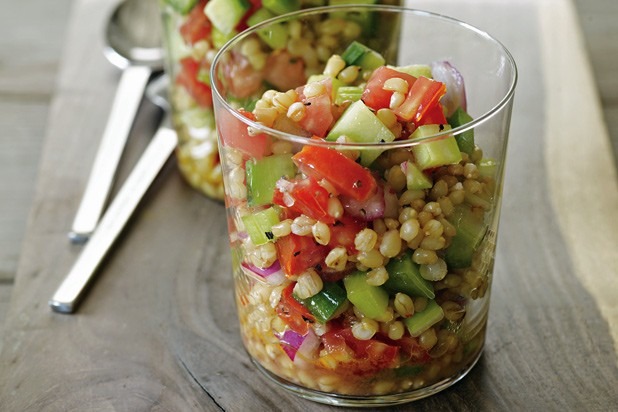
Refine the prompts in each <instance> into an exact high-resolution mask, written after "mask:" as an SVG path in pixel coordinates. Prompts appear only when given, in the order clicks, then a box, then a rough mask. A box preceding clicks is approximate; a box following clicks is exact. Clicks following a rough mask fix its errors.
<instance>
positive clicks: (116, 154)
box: [69, 66, 152, 243]
mask: <svg viewBox="0 0 618 412" xmlns="http://www.w3.org/2000/svg"><path fill="white" fill-rule="evenodd" d="M151 73H152V70H151V69H150V68H149V67H146V66H129V67H127V68H126V69H124V70H123V72H122V76H121V78H120V83H119V84H118V89H117V91H116V96H115V98H114V102H113V104H112V109H111V112H110V115H109V118H108V120H107V125H106V126H105V131H104V133H103V137H102V138H101V143H100V144H99V149H98V151H97V154H96V157H95V159H94V163H93V166H92V170H91V172H90V177H89V178H88V182H87V183H86V189H85V191H84V195H83V197H82V200H81V203H80V205H79V209H78V210H77V214H76V215H75V219H74V221H73V226H72V228H71V232H69V238H70V239H71V241H72V242H74V243H84V242H86V241H87V240H88V238H89V237H90V235H91V234H92V232H93V231H94V229H95V228H96V226H97V223H98V222H99V218H100V217H101V214H102V213H103V207H104V206H105V202H106V201H107V199H108V197H109V193H110V191H111V187H112V183H113V181H114V176H115V174H116V168H117V167H118V163H119V162H120V157H121V155H122V152H123V150H124V147H125V144H126V142H127V137H128V136H129V132H130V131H131V126H132V125H133V119H134V118H135V115H136V113H137V109H138V108H139V105H140V102H141V100H142V97H143V95H144V89H145V88H146V84H147V82H148V79H149V77H150V74H151Z"/></svg>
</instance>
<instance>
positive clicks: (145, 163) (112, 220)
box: [49, 115, 178, 313]
mask: <svg viewBox="0 0 618 412" xmlns="http://www.w3.org/2000/svg"><path fill="white" fill-rule="evenodd" d="M165 116H166V118H165V119H164V122H163V123H162V124H161V126H160V127H159V130H158V131H157V133H156V134H155V136H154V137H153V139H152V141H151V142H150V143H149V144H148V147H147V148H146V150H145V151H144V153H143V154H142V156H141V157H140V159H139V161H138V162H137V164H136V165H135V168H134V169H133V170H132V171H131V174H130V175H129V177H128V178H127V180H126V182H125V183H124V184H123V186H122V187H121V188H120V191H119V192H118V194H117V195H116V196H115V197H114V200H113V201H112V203H111V204H110V206H109V208H108V209H107V211H106V212H105V214H104V215H103V218H102V219H101V222H100V224H99V225H98V226H97V228H96V230H95V231H94V233H93V234H92V237H91V238H90V240H89V241H88V243H87V244H86V245H85V246H84V249H83V250H82V252H81V254H80V255H79V257H78V259H77V260H76V261H75V264H74V265H73V267H72V268H71V271H70V272H69V274H68V275H67V277H66V278H65V279H64V281H63V282H62V284H61V285H60V287H59V288H58V290H57V291H56V293H55V294H54V296H53V297H52V299H51V300H50V301H49V305H50V306H51V308H52V309H53V310H54V311H56V312H60V313H72V312H73V311H74V310H75V308H76V305H77V303H78V301H79V299H80V297H81V296H82V294H83V291H84V289H85V287H86V286H87V284H88V282H89V281H90V279H91V278H92V276H93V275H94V272H95V271H96V269H97V268H98V266H99V264H100V263H101V261H102V260H103V258H104V257H105V255H106V254H107V252H108V250H109V249H110V247H111V246H112V244H113V243H114V241H115V240H116V239H117V237H118V235H119V234H120V232H121V231H122V229H123V228H124V226H125V225H126V223H127V221H128V220H129V217H130V216H131V215H132V213H133V211H134V210H135V208H136V207H137V205H138V203H139V201H140V200H141V198H142V197H143V195H144V193H145V192H146V190H147V189H148V187H150V185H151V184H152V182H153V180H154V179H155V177H156V176H157V174H158V173H159V171H160V170H161V168H162V167H163V165H164V164H165V162H166V161H167V159H168V158H169V157H170V155H171V154H172V152H173V151H174V148H175V147H176V144H177V141H178V137H177V135H176V132H175V131H174V130H173V129H171V127H170V126H169V119H168V118H167V115H165Z"/></svg>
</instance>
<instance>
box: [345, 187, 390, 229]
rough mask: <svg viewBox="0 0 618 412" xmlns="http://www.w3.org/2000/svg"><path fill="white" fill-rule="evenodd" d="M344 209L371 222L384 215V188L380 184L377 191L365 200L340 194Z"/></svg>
mask: <svg viewBox="0 0 618 412" xmlns="http://www.w3.org/2000/svg"><path fill="white" fill-rule="evenodd" d="M339 200H340V201H341V204H342V205H343V209H344V210H345V212H346V213H347V214H349V215H350V216H353V217H356V218H359V219H362V220H364V221H367V222H370V221H372V220H375V219H378V218H381V217H384V190H383V189H382V187H380V186H378V190H377V191H376V193H375V194H374V195H373V196H371V197H370V198H369V199H367V200H365V201H362V202H361V201H359V200H356V199H353V198H351V197H348V196H343V195H341V196H339Z"/></svg>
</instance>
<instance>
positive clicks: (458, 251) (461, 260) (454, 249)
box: [444, 204, 487, 269]
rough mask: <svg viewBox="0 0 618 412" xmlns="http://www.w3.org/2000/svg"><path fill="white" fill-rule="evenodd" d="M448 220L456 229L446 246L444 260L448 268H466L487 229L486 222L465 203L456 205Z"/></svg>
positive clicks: (470, 262) (480, 214)
mask: <svg viewBox="0 0 618 412" xmlns="http://www.w3.org/2000/svg"><path fill="white" fill-rule="evenodd" d="M448 221H449V222H450V223H451V224H452V225H453V226H455V229H456V230H457V232H456V234H455V236H454V237H453V239H452V240H451V244H450V245H449V247H448V248H446V251H445V255H444V260H445V261H446V263H447V264H448V266H449V267H450V268H454V269H456V268H467V267H469V266H470V265H471V264H472V255H473V254H474V252H475V251H476V249H477V248H478V246H479V244H480V243H481V241H482V240H483V237H484V236H485V232H486V231H487V224H486V223H485V221H484V219H483V215H482V213H480V212H475V211H473V209H472V208H471V207H470V206H469V205H467V204H461V205H457V206H456V207H455V210H454V211H453V213H452V214H451V216H449V218H448Z"/></svg>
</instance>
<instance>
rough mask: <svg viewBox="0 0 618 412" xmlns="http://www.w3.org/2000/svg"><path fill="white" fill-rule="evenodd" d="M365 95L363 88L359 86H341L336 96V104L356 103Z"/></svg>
mask: <svg viewBox="0 0 618 412" xmlns="http://www.w3.org/2000/svg"><path fill="white" fill-rule="evenodd" d="M362 95H363V88H362V87H359V86H341V87H339V88H338V89H337V93H336V95H335V104H337V105H341V104H343V103H344V102H348V101H352V102H355V101H357V100H360V98H361V96H362Z"/></svg>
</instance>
